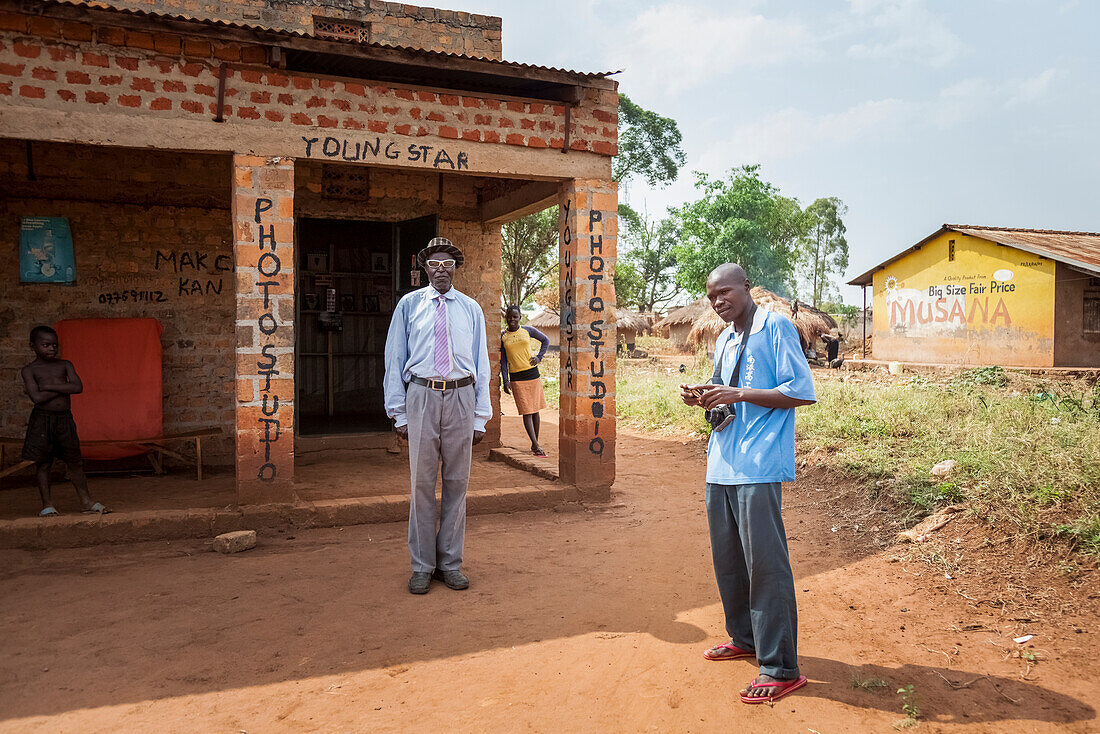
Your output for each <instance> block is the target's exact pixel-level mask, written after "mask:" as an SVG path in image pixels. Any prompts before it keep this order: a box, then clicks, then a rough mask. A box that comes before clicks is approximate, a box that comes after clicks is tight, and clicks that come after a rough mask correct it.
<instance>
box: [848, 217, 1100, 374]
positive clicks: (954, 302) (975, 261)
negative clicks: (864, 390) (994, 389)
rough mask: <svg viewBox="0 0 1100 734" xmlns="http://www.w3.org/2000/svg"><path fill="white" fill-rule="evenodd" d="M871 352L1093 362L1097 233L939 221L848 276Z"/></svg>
mask: <svg viewBox="0 0 1100 734" xmlns="http://www.w3.org/2000/svg"><path fill="white" fill-rule="evenodd" d="M849 285H859V286H863V287H864V289H865V290H864V299H865V300H866V288H867V286H871V289H872V299H873V305H874V308H873V313H874V330H873V331H874V339H873V344H874V353H873V356H874V358H875V359H883V360H891V361H902V362H923V363H948V364H966V365H992V364H1000V365H1008V366H1019V367H1098V366H1100V234H1098V233H1094V232H1058V231H1051V230H1037V229H1011V228H1007V227H976V226H970V225H956V224H945V225H943V227H941V228H940V229H939V230H938V231H936V232H933V233H932V234H931V235H929V236H928V237H925V238H924V239H923V240H921V241H920V242H918V243H917V244H915V245H913V246H912V247H910V248H909V249H907V250H905V251H904V252H901V253H899V254H897V255H895V256H894V257H892V258H890V259H889V260H887V261H886V262H884V263H882V264H880V265H877V266H875V267H874V268H872V269H870V270H868V271H867V272H866V273H864V274H863V275H860V276H859V277H857V278H854V279H853V280H851V281H849Z"/></svg>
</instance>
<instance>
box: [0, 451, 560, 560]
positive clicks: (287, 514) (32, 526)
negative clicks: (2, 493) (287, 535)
mask: <svg viewBox="0 0 1100 734" xmlns="http://www.w3.org/2000/svg"><path fill="white" fill-rule="evenodd" d="M532 458H533V457H532ZM555 475H556V472H555ZM580 499H581V495H580V492H579V491H578V490H577V488H576V487H573V486H563V485H560V484H548V483H543V484H538V485H534V484H532V485H527V486H520V487H508V488H506V489H481V490H479V489H471V490H470V491H469V492H468V493H467V495H466V512H467V514H469V515H488V514H493V513H500V512H519V511H525V510H541V509H547V508H551V507H558V506H560V505H562V504H564V503H569V502H578V501H580ZM408 517H409V496H408V495H407V494H403V495H384V496H380V497H359V498H353V499H334V500H320V501H316V502H297V503H294V504H278V505H276V504H271V505H243V506H240V507H232V506H231V507H221V508H219V507H199V508H193V509H186V510H141V511H134V512H112V513H111V514H109V515H79V514H67V515H62V516H60V517H52V518H49V517H24V518H19V519H17V520H3V521H0V548H26V549H41V548H75V547H79V546H89V545H99V544H101V543H137V542H142V541H148V540H181V539H185V538H212V537H214V536H215V535H219V534H221V533H227V532H230V531H233V530H257V531H264V530H276V529H296V528H329V527H340V526H343V525H363V524H368V523H385V522H402V521H405V520H407V519H408Z"/></svg>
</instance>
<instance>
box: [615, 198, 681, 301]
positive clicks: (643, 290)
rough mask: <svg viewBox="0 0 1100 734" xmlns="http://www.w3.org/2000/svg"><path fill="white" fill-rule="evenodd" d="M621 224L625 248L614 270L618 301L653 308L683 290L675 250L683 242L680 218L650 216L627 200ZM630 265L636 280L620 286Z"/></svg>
mask: <svg viewBox="0 0 1100 734" xmlns="http://www.w3.org/2000/svg"><path fill="white" fill-rule="evenodd" d="M619 224H620V231H621V232H622V242H623V243H624V244H625V245H626V246H627V247H626V251H625V253H624V254H623V255H621V256H620V257H619V263H618V265H617V266H616V268H617V270H616V273H615V288H616V290H615V294H616V296H617V298H618V301H619V303H621V304H623V305H631V306H634V307H635V308H637V309H638V310H639V311H654V310H656V309H657V308H658V307H660V306H664V305H665V304H667V303H669V302H670V301H672V300H673V299H674V298H676V296H678V295H679V294H680V286H679V284H678V283H677V282H676V278H675V273H674V268H675V267H676V255H675V254H674V250H675V248H676V245H678V244H679V242H680V227H679V221H678V220H677V219H676V218H675V217H669V218H667V219H661V220H650V219H649V217H648V216H645V215H643V214H639V213H638V212H636V211H635V210H634V209H632V208H631V207H630V206H629V205H627V204H620V205H619ZM624 268H629V272H630V275H631V277H632V278H633V281H634V282H633V283H632V284H630V285H627V279H626V276H625V275H624V277H623V281H624V286H625V287H629V288H630V290H629V291H628V292H627V293H624V291H623V290H619V280H620V277H619V276H620V271H623V270H624Z"/></svg>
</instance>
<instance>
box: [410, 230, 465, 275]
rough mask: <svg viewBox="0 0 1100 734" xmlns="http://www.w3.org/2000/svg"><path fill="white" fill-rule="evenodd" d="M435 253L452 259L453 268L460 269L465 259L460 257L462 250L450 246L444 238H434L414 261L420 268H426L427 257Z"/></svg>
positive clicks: (449, 242) (448, 241)
mask: <svg viewBox="0 0 1100 734" xmlns="http://www.w3.org/2000/svg"><path fill="white" fill-rule="evenodd" d="M436 252H441V253H443V254H444V255H447V256H449V257H452V258H454V261H455V268H461V267H462V263H463V262H464V261H465V258H464V257H463V256H462V250H460V249H458V248H457V247H455V246H454V245H452V244H451V241H450V240H449V239H447V238H446V237H435V238H434V239H432V241H431V242H429V243H428V246H427V247H425V248H424V249H423V250H421V251H420V252H419V253H417V255H416V261H417V262H418V263H420V267H422V268H425V269H426V268H427V267H428V255H431V254H433V253H436Z"/></svg>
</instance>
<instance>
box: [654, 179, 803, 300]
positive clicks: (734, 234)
mask: <svg viewBox="0 0 1100 734" xmlns="http://www.w3.org/2000/svg"><path fill="white" fill-rule="evenodd" d="M759 168H760V167H759V166H757V165H752V166H742V167H741V168H734V169H733V170H732V171H730V176H729V179H728V180H716V179H711V178H710V177H709V176H707V175H706V174H705V173H700V172H696V173H695V188H696V189H698V190H700V191H702V193H703V196H702V198H700V199H699V200H698V201H695V202H692V203H689V204H685V205H684V206H683V207H681V208H679V209H677V210H675V213H676V215H677V216H678V217H679V219H680V225H681V227H682V235H681V238H680V243H679V244H678V245H677V246H676V247H675V248H674V250H673V251H674V253H675V256H676V261H677V262H678V263H679V270H678V271H677V273H676V280H677V282H678V283H679V284H680V285H682V286H683V287H684V288H686V289H687V290H688V291H690V292H692V293H702V292H703V291H704V290H705V288H706V282H707V276H708V275H710V272H711V271H712V270H713V269H714V268H716V267H718V266H719V265H721V264H722V263H727V262H736V263H740V264H741V266H742V267H744V268H745V272H746V273H748V276H749V279H750V280H752V282H753V283H754V284H756V285H762V286H764V287H765V288H768V289H769V290H772V291H775V292H776V293H779V294H785V293H788V292H789V290H788V289H789V286H790V284H791V282H792V281H793V278H794V268H795V263H796V260H797V249H796V247H795V245H796V244H797V242H798V240H799V239H800V237H799V235H800V233H801V232H802V228H803V227H804V218H803V213H802V211H801V209H799V207H798V202H797V200H795V199H789V198H787V197H783V196H780V195H779V190H778V189H776V188H775V187H774V186H773V185H772V184H770V183H768V182H767V181H764V180H763V179H761V178H760V174H759Z"/></svg>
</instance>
